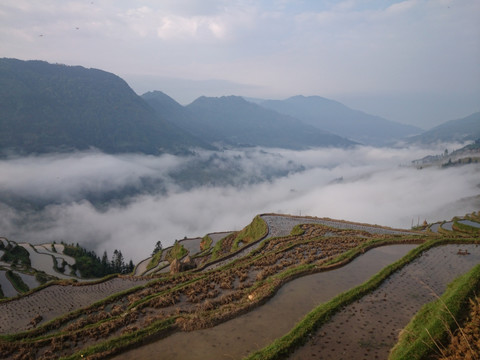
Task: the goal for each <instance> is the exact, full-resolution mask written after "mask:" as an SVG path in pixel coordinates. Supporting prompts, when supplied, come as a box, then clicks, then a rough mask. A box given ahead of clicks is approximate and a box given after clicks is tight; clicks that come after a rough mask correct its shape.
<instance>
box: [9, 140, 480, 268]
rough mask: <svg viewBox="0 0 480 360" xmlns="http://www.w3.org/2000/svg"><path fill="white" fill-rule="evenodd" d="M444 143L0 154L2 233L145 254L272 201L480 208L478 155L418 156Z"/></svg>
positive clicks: (358, 214)
mask: <svg viewBox="0 0 480 360" xmlns="http://www.w3.org/2000/svg"><path fill="white" fill-rule="evenodd" d="M443 149H444V147H440V148H439V149H435V150H432V149H428V150H426V149H420V148H408V149H387V148H381V149H378V148H372V147H357V148H354V149H348V150H345V149H314V150H307V151H290V150H280V149H262V148H255V149H243V150H226V151H222V152H208V151H197V152H196V153H195V154H193V155H191V156H173V155H163V156H158V157H154V156H146V155H138V154H125V155H106V154H103V153H100V152H96V151H89V152H79V153H74V154H51V155H43V156H29V157H12V158H9V159H4V160H2V161H0V174H1V175H0V215H1V216H0V236H5V237H7V238H9V239H11V240H15V241H17V242H31V243H42V242H51V241H57V242H59V241H62V240H63V241H65V242H67V243H77V242H78V243H79V244H81V245H83V246H85V247H87V248H89V249H92V250H95V251H97V253H98V254H101V253H102V252H103V250H107V251H108V253H109V254H111V253H112V252H113V249H121V250H122V252H123V253H124V255H125V257H126V258H128V259H129V258H132V259H133V260H134V262H138V261H139V260H141V259H142V258H145V257H147V256H148V255H149V254H150V253H151V251H152V250H153V247H154V245H155V243H156V242H157V241H158V240H161V241H162V244H163V245H164V247H166V246H169V245H171V244H173V242H174V240H175V239H182V238H184V237H196V236H203V235H205V234H207V233H209V232H215V231H227V230H240V229H241V228H243V227H244V226H245V225H247V224H248V223H249V222H250V221H251V219H252V218H253V217H254V216H255V215H256V214H259V213H264V212H276V213H286V214H293V215H311V216H318V217H330V218H335V219H344V220H350V221H358V222H365V223H372V224H380V225H386V226H392V227H399V228H410V227H411V226H412V224H414V225H416V224H417V223H418V222H419V221H420V222H423V220H427V221H428V222H434V221H438V220H444V219H450V218H452V217H453V216H455V215H463V214H465V213H467V212H471V211H476V210H480V203H479V200H478V195H479V193H480V189H479V183H480V176H479V174H480V167H479V166H478V165H469V166H462V167H451V168H446V169H441V168H438V167H431V168H425V169H423V170H417V169H415V168H414V167H411V166H410V164H411V161H412V160H414V159H418V158H421V157H423V156H426V155H428V154H432V153H440V152H442V150H443ZM475 197H476V198H475Z"/></svg>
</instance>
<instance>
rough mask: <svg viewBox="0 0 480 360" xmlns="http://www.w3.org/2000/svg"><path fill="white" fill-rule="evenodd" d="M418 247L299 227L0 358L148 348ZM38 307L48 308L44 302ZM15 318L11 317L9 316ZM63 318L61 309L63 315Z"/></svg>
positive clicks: (124, 298)
mask: <svg viewBox="0 0 480 360" xmlns="http://www.w3.org/2000/svg"><path fill="white" fill-rule="evenodd" d="M340 223H342V222H340ZM372 228H373V229H376V228H377V227H374V226H372ZM409 234H410V233H409ZM421 240H422V239H421V237H419V236H417V235H416V234H413V235H410V236H398V235H397V236H395V235H387V234H372V233H370V232H368V231H364V230H349V229H338V228H334V227H327V226H324V225H319V224H308V225H301V227H299V228H298V229H297V230H296V231H295V233H294V234H290V235H288V236H285V237H276V238H269V239H266V240H264V241H263V242H262V243H261V244H260V245H259V248H258V249H257V250H256V251H252V252H251V253H250V256H247V257H242V258H239V259H236V260H233V261H231V262H230V264H228V265H226V266H224V267H222V268H218V269H214V270H211V271H206V272H185V273H180V274H176V275H173V276H171V275H167V274H165V275H163V276H160V277H158V278H157V280H155V281H152V282H151V283H148V284H147V285H146V286H145V287H139V288H136V289H134V290H132V291H129V292H128V293H124V294H118V295H116V296H115V297H112V298H110V299H108V300H107V301H102V302H98V303H95V304H94V305H92V306H90V307H88V308H84V309H82V311H76V312H72V313H70V314H69V315H68V316H65V317H62V318H60V319H57V320H55V324H54V325H52V326H37V327H36V328H35V329H34V330H32V331H29V332H28V333H25V334H18V335H16V336H11V337H6V338H3V341H0V357H2V356H3V357H5V358H14V357H15V356H17V355H16V354H21V355H22V356H25V358H45V359H49V358H51V356H53V355H52V354H55V356H57V357H61V356H70V355H74V356H78V357H80V355H84V356H90V355H94V354H95V356H97V358H105V357H108V356H112V355H114V354H119V353H121V352H123V351H125V350H126V349H127V348H131V347H132V346H138V345H140V344H141V343H143V342H144V341H145V340H146V339H148V341H153V339H159V338H161V337H164V338H166V337H169V336H175V335H174V334H175V333H178V332H180V331H191V330H200V329H205V328H208V327H213V326H215V325H218V324H220V323H222V322H225V321H228V320H230V319H233V318H235V317H238V316H240V315H243V314H245V313H247V312H248V311H252V310H253V309H255V308H257V307H258V306H260V305H262V304H264V303H265V302H267V300H268V299H270V298H272V297H273V298H276V296H274V295H275V294H276V292H277V291H282V290H281V289H282V286H284V285H285V284H287V283H288V281H290V280H292V279H294V278H297V277H299V276H302V275H308V274H312V273H314V272H319V271H322V270H326V269H328V268H331V265H329V264H331V263H332V262H336V266H340V265H345V263H346V262H347V261H348V260H347V259H348V256H353V255H354V254H361V253H363V252H364V251H366V250H367V249H368V248H370V247H372V246H375V245H377V246H378V245H380V244H385V243H388V242H393V243H396V244H399V243H404V242H410V243H411V242H412V241H421ZM348 251H350V252H349V255H347V254H346V253H347V252H348ZM362 256H363V255H362ZM384 265H385V264H382V265H380V266H379V267H378V269H380V268H381V267H382V266H384ZM372 273H373V272H372ZM347 278H348V277H347ZM367 278H368V276H367ZM346 286H347V287H348V286H350V285H348V284H347V285H346ZM42 291H43V290H42ZM318 292H319V293H320V292H321V291H318ZM52 296H55V295H52ZM18 300H20V299H17V300H15V301H18ZM44 301H45V302H46V303H48V299H46V298H45V299H44ZM92 302H93V301H92ZM312 306H314V305H310V307H312ZM25 309H28V307H25ZM77 309H79V308H78V307H77ZM72 310H74V309H73V308H72ZM23 311H25V310H24V309H21V308H16V309H15V312H17V313H22V312H23ZM45 311H46V310H45ZM68 311H69V310H68V309H67V311H65V309H64V310H63V313H68ZM305 311H308V309H307V310H305ZM40 314H41V312H40ZM36 315H37V313H35V314H32V316H29V317H27V318H28V319H32V318H34V317H35V316H36ZM301 315H302V314H300V315H298V316H296V317H295V320H293V323H294V322H295V321H296V320H297V319H298V318H299V317H301ZM259 323H261V321H259ZM274 336H276V335H274Z"/></svg>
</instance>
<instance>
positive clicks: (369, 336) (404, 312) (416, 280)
mask: <svg viewBox="0 0 480 360" xmlns="http://www.w3.org/2000/svg"><path fill="white" fill-rule="evenodd" d="M459 250H467V251H468V252H469V255H459ZM479 262H480V246H478V245H445V246H440V247H436V248H433V249H431V250H429V251H428V252H426V253H424V254H423V255H422V256H421V257H420V258H418V259H416V260H414V261H413V262H412V263H410V264H409V265H407V266H406V267H405V268H403V269H401V270H400V271H398V272H397V273H395V274H394V275H392V276H391V277H390V278H389V279H387V280H386V281H385V282H384V284H382V285H381V286H380V288H378V289H377V290H375V291H374V292H372V293H371V294H369V295H367V296H365V297H363V298H362V299H360V300H358V301H356V302H354V303H352V304H351V305H349V306H347V307H346V308H345V309H343V310H342V311H341V312H340V313H338V314H336V315H335V316H334V317H333V318H332V319H331V320H330V321H329V322H328V323H327V324H325V325H324V326H322V327H321V328H320V329H319V330H318V331H317V332H316V333H315V334H314V335H312V338H311V340H310V341H308V343H307V344H306V345H305V346H303V347H302V348H300V349H298V350H297V351H296V352H295V353H294V354H292V355H291V357H290V359H314V358H317V359H338V358H339V355H340V357H342V358H345V359H353V358H355V359H366V360H367V359H368V360H370V359H386V358H387V357H388V353H389V351H390V349H391V348H392V347H393V346H394V345H395V343H396V342H397V339H398V334H399V332H400V331H401V330H402V329H403V328H404V327H405V325H406V324H407V323H408V322H409V321H410V319H411V318H412V316H413V315H415V313H416V312H417V311H418V310H419V309H420V307H421V306H422V305H424V304H425V303H427V302H430V301H433V300H434V299H435V298H436V297H435V294H438V295H441V294H442V293H443V292H444V291H445V288H446V285H447V284H448V283H449V282H451V281H453V279H454V278H456V277H457V276H459V275H461V274H464V273H465V272H467V271H468V270H470V269H471V268H472V267H473V266H474V265H476V264H478V263H479Z"/></svg>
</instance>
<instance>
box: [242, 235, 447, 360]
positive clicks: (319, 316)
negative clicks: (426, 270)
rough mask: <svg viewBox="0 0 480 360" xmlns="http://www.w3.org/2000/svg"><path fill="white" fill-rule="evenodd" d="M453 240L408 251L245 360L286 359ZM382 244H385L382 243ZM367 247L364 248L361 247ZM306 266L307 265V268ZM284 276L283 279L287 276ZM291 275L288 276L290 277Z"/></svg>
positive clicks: (428, 244) (317, 309)
mask: <svg viewBox="0 0 480 360" xmlns="http://www.w3.org/2000/svg"><path fill="white" fill-rule="evenodd" d="M451 241H452V240H447V239H445V240H443V241H438V240H430V241H427V242H425V243H424V244H422V245H420V246H418V247H417V248H415V249H413V250H411V251H410V252H409V253H408V254H407V255H406V256H404V257H403V258H402V259H400V260H398V261H397V262H395V263H393V264H391V265H389V266H387V267H385V268H384V269H382V270H381V271H380V272H379V273H377V274H376V275H374V276H373V277H372V278H370V279H369V280H368V281H367V282H365V283H363V284H361V285H359V286H357V287H355V288H353V289H350V290H348V291H346V292H344V293H342V294H340V295H338V296H336V297H335V298H333V299H332V300H330V301H328V302H326V303H324V304H322V305H320V306H318V307H317V308H315V309H314V310H313V311H311V312H310V313H309V314H307V315H306V316H305V317H304V318H303V319H302V320H301V321H300V322H299V323H298V324H297V325H296V326H295V327H294V328H293V329H292V330H291V331H290V332H289V333H288V334H286V335H285V336H283V337H280V338H278V339H277V340H275V341H274V342H273V343H272V344H270V345H268V346H267V347H265V348H263V349H261V350H259V351H257V352H255V353H252V354H251V355H249V356H247V357H246V358H245V359H247V360H267V359H279V358H282V357H285V356H286V355H287V354H289V353H290V352H291V351H292V350H293V349H294V348H295V347H297V346H299V345H301V344H303V343H304V342H305V341H306V340H307V338H308V335H309V334H310V333H311V332H312V331H315V330H316V329H317V328H318V327H319V326H321V325H322V324H324V323H325V322H327V321H328V320H329V319H330V317H331V316H333V315H334V314H335V313H336V312H338V311H339V310H340V309H341V308H342V307H344V306H346V305H348V304H350V303H352V302H353V301H355V300H357V299H359V298H361V297H362V296H364V295H366V294H368V293H370V292H371V291H373V290H375V289H376V288H377V287H378V286H380V284H381V283H382V282H383V281H384V280H385V279H387V278H388V277H389V276H390V275H391V274H393V273H394V272H395V271H397V270H399V269H400V268H402V267H403V266H405V265H406V264H408V263H409V262H411V261H412V260H413V259H415V258H416V257H418V256H419V255H420V254H421V253H422V252H423V251H425V250H428V249H429V248H431V247H433V246H437V245H440V244H442V243H447V242H451ZM382 242H385V240H383V241H382ZM382 242H381V241H376V244H377V245H380V244H381V243H382ZM365 246H367V245H364V247H365ZM359 250H361V249H354V251H350V252H347V253H346V254H343V255H341V256H339V257H337V258H336V259H335V260H334V261H332V262H331V264H334V263H338V262H341V261H342V259H343V261H344V260H345V257H346V256H349V257H350V258H352V257H353V256H354V254H355V251H357V252H358V251H359ZM307 266H308V265H307ZM286 275H287V274H283V275H282V276H286ZM290 275H291V274H290Z"/></svg>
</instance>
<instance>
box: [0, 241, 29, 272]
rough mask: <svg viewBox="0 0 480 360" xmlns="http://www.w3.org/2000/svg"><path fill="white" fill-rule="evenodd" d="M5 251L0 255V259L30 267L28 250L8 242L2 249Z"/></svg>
mask: <svg viewBox="0 0 480 360" xmlns="http://www.w3.org/2000/svg"><path fill="white" fill-rule="evenodd" d="M3 250H4V251H5V253H4V254H3V256H2V257H1V259H0V260H2V261H5V262H9V263H12V265H16V264H18V263H20V264H22V265H25V266H28V267H30V265H31V263H30V254H29V252H28V251H27V250H26V249H25V248H23V247H22V246H20V245H14V246H12V244H11V243H9V244H8V245H7V246H5V247H4V249H3Z"/></svg>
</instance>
